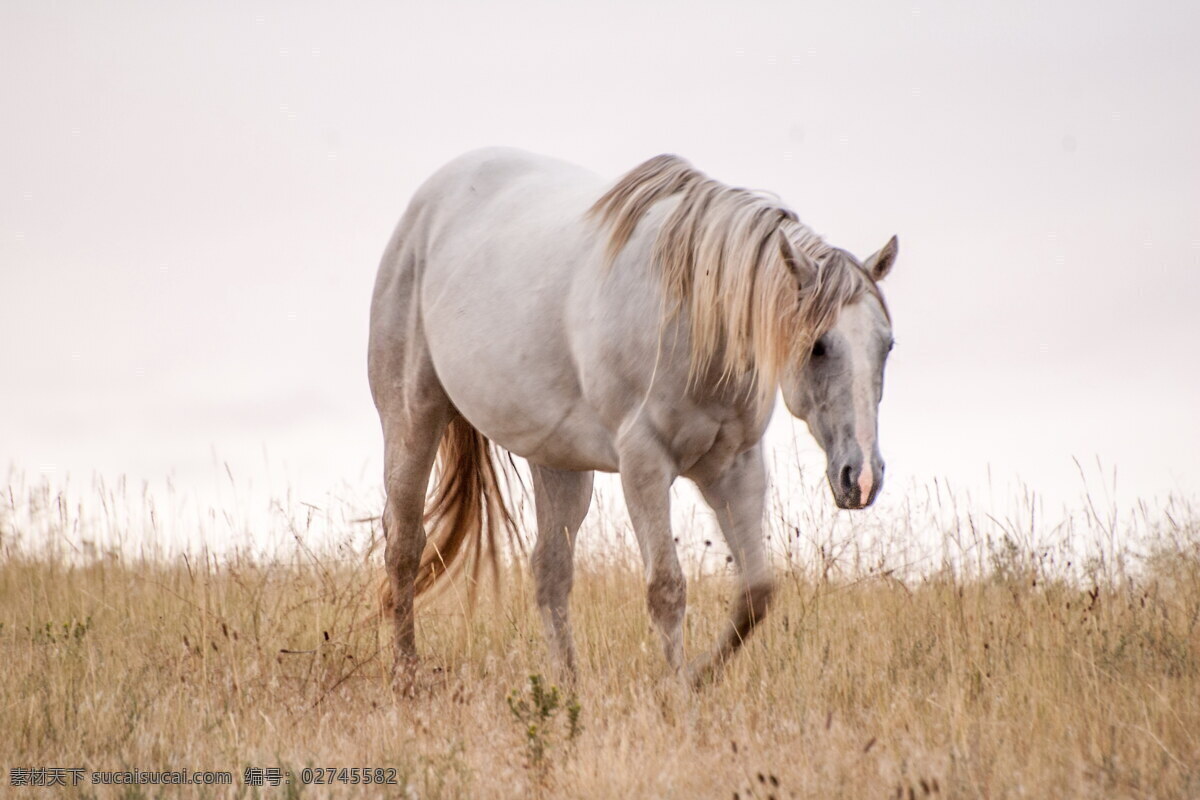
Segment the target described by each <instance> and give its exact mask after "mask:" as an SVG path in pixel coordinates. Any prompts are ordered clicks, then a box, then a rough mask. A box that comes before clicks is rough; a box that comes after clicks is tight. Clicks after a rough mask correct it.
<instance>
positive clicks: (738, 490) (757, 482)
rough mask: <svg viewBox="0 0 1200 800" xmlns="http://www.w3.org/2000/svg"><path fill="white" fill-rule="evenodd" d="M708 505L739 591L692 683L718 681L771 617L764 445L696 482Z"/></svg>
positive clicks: (692, 670) (696, 665) (692, 675)
mask: <svg viewBox="0 0 1200 800" xmlns="http://www.w3.org/2000/svg"><path fill="white" fill-rule="evenodd" d="M696 485H697V486H698V487H699V488H700V492H701V494H703V496H704V499H705V501H706V502H707V503H708V504H709V505H710V506H711V507H712V510H713V511H714V512H716V515H717V522H718V524H719V525H720V526H721V532H722V533H723V534H724V535H725V541H726V542H727V543H728V544H729V549H730V551H731V553H732V555H733V560H734V562H735V563H736V564H737V567H738V584H739V585H738V591H737V592H736V593H735V595H734V598H733V601H732V604H731V609H730V620H729V627H728V628H726V629H725V632H724V633H723V634H722V635H721V637H720V638H719V639H718V640H717V643H716V645H715V646H714V647H713V649H712V650H711V651H710V652H709V653H707V654H706V655H705V656H703V657H701V658H700V659H697V661H696V662H695V663H694V664H692V665H691V667H690V669H689V673H690V675H689V677H690V678H691V679H692V681H693V683H696V684H700V683H703V682H704V681H706V680H708V679H709V678H711V677H715V675H716V674H717V672H718V670H719V669H720V667H721V666H722V665H723V664H724V663H725V662H726V661H728V660H729V658H730V656H732V655H733V654H734V653H735V652H737V650H738V649H739V648H740V647H741V646H742V644H744V643H745V641H746V638H747V637H748V636H749V635H750V633H751V631H753V630H754V626H755V625H757V624H758V623H759V622H761V621H762V619H763V617H764V616H765V615H766V612H767V606H768V605H769V604H770V602H771V595H772V593H773V591H774V580H773V579H772V577H771V572H770V569H769V568H768V567H767V560H766V552H765V548H764V547H763V533H762V521H763V510H764V506H765V503H766V493H767V473H766V466H765V464H764V463H763V455H762V445H761V444H760V445H756V446H755V447H753V448H752V449H750V450H747V451H746V452H745V453H742V454H741V455H739V456H738V457H737V458H736V459H735V460H734V463H733V464H732V465H731V466H730V467H729V468H728V469H726V470H725V472H724V473H722V474H720V475H717V476H715V477H713V478H712V479H708V480H697V481H696Z"/></svg>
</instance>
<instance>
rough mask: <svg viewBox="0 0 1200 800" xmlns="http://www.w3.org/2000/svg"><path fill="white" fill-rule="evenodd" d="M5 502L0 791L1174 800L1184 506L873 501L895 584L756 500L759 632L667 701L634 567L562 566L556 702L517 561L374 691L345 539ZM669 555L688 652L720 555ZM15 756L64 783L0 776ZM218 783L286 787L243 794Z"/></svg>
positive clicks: (1182, 707)
mask: <svg viewBox="0 0 1200 800" xmlns="http://www.w3.org/2000/svg"><path fill="white" fill-rule="evenodd" d="M19 492H20V493H19ZM19 492H18V491H14V490H11V489H10V491H9V492H8V496H7V498H6V500H5V508H4V509H3V511H0V664H2V668H0V720H2V721H0V727H2V732H0V767H2V768H3V769H4V773H3V775H2V780H3V788H2V789H0V794H4V795H8V796H13V797H40V796H51V793H54V794H55V796H57V795H59V794H64V795H68V796H72V795H78V796H101V797H117V796H120V797H155V796H164V797H170V796H175V795H177V794H180V793H181V790H180V789H178V788H172V787H161V786H140V787H134V786H124V787H121V786H96V785H92V784H90V783H89V781H90V777H89V776H90V774H91V771H93V770H94V771H100V770H108V771H115V770H134V769H138V770H182V769H187V770H191V771H192V772H196V771H200V770H214V771H228V772H231V773H232V774H233V785H232V786H226V787H216V786H209V787H198V786H197V787H191V788H189V789H187V790H186V792H183V793H186V794H189V795H195V796H209V797H226V796H247V797H249V796H262V797H293V796H300V797H326V796H370V797H374V796H390V797H405V798H407V797H422V798H426V797H427V798H439V797H531V796H533V797H538V796H545V797H597V798H601V797H604V798H610V797H719V798H731V797H738V798H751V797H753V798H767V797H777V798H790V797H814V798H815V797H822V798H824V797H853V798H873V797H877V798H896V797H899V798H919V797H947V798H953V797H985V798H1005V797H1036V798H1051V797H1053V798H1058V797H1131V798H1132V797H1200V517H1198V516H1197V515H1196V514H1195V513H1194V512H1193V511H1192V509H1191V508H1190V507H1188V506H1187V505H1186V504H1178V503H1174V504H1170V505H1167V506H1164V507H1163V508H1159V509H1153V510H1147V509H1142V510H1141V512H1140V519H1141V522H1140V523H1138V524H1137V525H1132V524H1131V525H1129V526H1126V524H1125V523H1123V522H1121V521H1120V520H1119V519H1117V518H1115V517H1114V518H1111V519H1108V521H1105V520H1106V516H1105V515H1104V514H1095V513H1091V514H1088V515H1085V516H1084V517H1082V518H1081V520H1082V521H1080V522H1077V523H1076V524H1075V525H1074V526H1073V527H1072V528H1071V532H1070V537H1071V539H1072V541H1071V542H1070V548H1058V549H1056V548H1055V547H1052V546H1049V545H1046V544H1045V541H1046V539H1045V538H1043V539H1041V540H1037V539H1036V537H1032V536H1030V537H1026V538H1022V536H1021V533H1022V531H1021V530H1019V529H1017V528H1016V527H1015V525H1016V523H1005V524H999V523H996V524H994V525H991V527H990V528H988V530H984V527H986V526H977V525H976V524H975V523H974V522H970V521H968V522H962V521H961V519H960V521H959V522H958V523H955V524H954V525H953V526H952V527H947V524H946V522H945V520H944V519H935V518H934V515H930V517H929V519H924V518H923V517H921V516H920V515H921V514H922V513H923V512H921V511H912V510H910V511H909V512H908V517H907V518H906V519H904V520H902V521H900V522H896V521H894V520H889V518H888V517H887V516H886V515H884V514H882V513H881V514H880V515H879V517H878V518H877V520H876V524H877V525H879V526H881V527H883V528H886V529H894V530H895V531H897V532H896V533H895V537H894V538H903V537H904V536H906V535H907V534H906V533H905V532H906V531H909V530H912V529H914V528H920V527H921V526H922V525H924V526H925V528H926V530H925V534H926V535H925V540H926V541H927V542H932V543H933V544H932V545H931V552H933V553H935V554H936V553H941V555H940V556H934V557H932V558H926V559H924V560H923V561H921V563H919V564H917V565H914V564H912V563H908V564H897V563H889V560H902V559H898V558H894V556H889V554H888V550H887V548H886V547H882V546H880V547H878V548H877V549H876V550H873V551H871V553H869V554H868V556H869V557H868V556H864V555H863V551H862V550H861V549H859V548H856V547H855V546H854V543H853V542H851V541H850V540H849V538H848V537H849V536H850V534H848V533H845V532H844V531H842V530H841V529H839V528H837V527H836V526H835V527H831V528H828V529H827V530H826V532H825V533H824V534H822V535H821V537H818V536H816V535H815V534H814V535H813V536H812V537H809V538H807V539H806V540H805V541H806V543H807V544H808V545H810V546H807V547H805V548H797V549H795V550H793V549H790V548H789V547H788V546H786V545H784V544H781V543H780V542H781V541H782V540H784V539H786V538H787V536H788V535H789V534H788V533H787V531H790V530H794V528H793V527H792V526H793V525H795V526H796V527H805V526H807V527H809V528H812V527H814V526H817V525H818V522H819V521H817V520H813V519H806V520H801V521H800V522H799V523H797V522H796V521H795V520H789V519H786V516H787V514H788V513H790V512H786V511H785V510H783V509H781V508H779V507H778V504H777V507H776V508H775V509H774V510H773V512H772V513H773V514H774V515H776V516H775V518H774V519H773V523H772V531H773V536H776V537H777V539H773V541H774V544H775V546H774V549H775V550H776V563H777V567H778V574H779V592H778V599H777V601H776V603H775V606H774V607H773V609H772V614H771V616H770V617H769V618H768V620H767V621H766V623H765V624H764V625H763V626H761V628H760V629H759V632H758V633H757V634H756V635H755V637H754V638H753V639H752V640H751V642H750V643H749V644H748V646H747V647H746V648H745V650H744V651H743V653H742V654H741V656H740V657H739V658H737V659H736V660H735V661H734V662H733V663H732V665H731V667H730V668H729V669H728V671H727V673H726V674H725V676H724V679H723V680H722V681H721V682H720V683H718V684H717V685H715V686H712V687H709V688H707V689H705V690H703V691H700V692H696V693H693V692H691V691H689V690H687V689H684V688H683V687H682V686H680V685H679V684H678V682H676V681H675V680H673V679H672V678H671V677H670V676H669V675H667V674H666V668H665V666H664V662H663V660H662V657H661V654H660V651H659V648H658V645H657V640H656V638H655V636H654V634H653V633H652V632H651V629H650V626H649V622H648V619H647V615H646V612H645V603H644V595H643V590H642V587H641V580H640V577H639V574H638V572H637V569H636V565H635V564H634V563H633V562H631V560H630V559H628V558H626V557H623V556H621V555H620V553H615V554H614V553H609V554H607V555H599V554H596V553H593V554H592V555H585V556H583V557H582V559H581V560H582V563H581V565H580V572H579V577H578V580H577V584H576V591H575V594H574V596H573V613H574V615H575V626H576V635H577V638H578V645H579V655H580V661H581V676H580V680H579V682H578V685H577V687H576V692H575V693H574V694H573V695H568V693H567V692H566V691H565V690H563V691H559V694H558V696H557V697H556V696H555V695H554V694H553V690H552V689H551V688H550V687H551V685H552V684H554V683H555V681H556V678H555V676H553V675H550V674H547V673H546V657H545V647H544V645H543V642H542V639H541V631H540V626H539V624H538V622H537V617H536V613H535V612H534V609H533V601H532V597H531V594H532V592H531V586H530V584H529V582H528V578H527V575H526V573H525V572H524V571H523V570H519V569H515V568H514V569H512V570H511V571H510V574H508V575H507V580H506V586H505V589H504V592H503V594H502V595H500V596H499V597H496V596H495V595H492V594H489V593H488V592H486V591H485V592H483V593H482V594H481V602H480V605H479V608H478V609H477V610H476V611H475V613H474V614H473V615H467V614H466V613H465V612H464V608H463V603H462V602H461V592H457V591H453V590H452V591H450V592H447V593H446V594H444V595H443V596H441V597H440V598H438V599H436V600H434V601H433V602H430V603H428V604H426V606H425V607H424V608H423V609H422V610H421V612H420V617H419V619H418V637H419V641H420V645H421V648H422V652H423V654H424V655H425V660H424V662H423V664H422V667H421V672H420V676H419V680H418V683H417V686H416V689H415V692H414V693H412V694H411V695H403V694H400V693H397V692H394V691H393V690H392V688H391V686H390V683H389V681H388V674H389V668H390V662H391V659H390V653H389V651H388V648H387V646H386V643H387V641H388V639H387V634H388V631H387V630H386V629H385V628H382V627H381V626H380V625H379V624H378V621H377V619H376V618H375V617H374V616H373V615H374V614H375V613H376V612H377V592H376V589H377V585H378V580H379V572H378V566H377V564H378V554H377V553H376V554H367V553H366V550H367V548H366V547H365V546H363V547H359V546H357V545H355V546H351V545H347V544H345V543H342V544H341V545H334V544H328V543H327V544H322V545H321V546H319V547H318V546H307V545H306V544H305V537H304V536H303V535H297V536H295V537H294V538H293V545H292V546H291V547H290V548H289V547H281V548H280V552H278V553H276V554H274V555H271V556H265V555H254V556H251V555H247V554H239V553H238V552H236V551H231V552H227V553H225V554H223V555H220V556H217V555H211V554H210V555H204V554H203V552H200V553H192V554H190V555H188V556H186V557H185V556H184V555H181V554H176V555H165V554H163V553H148V552H147V551H146V550H144V549H143V550H140V551H139V550H138V549H137V548H126V549H125V550H122V549H121V548H119V547H116V546H103V547H99V546H95V545H94V544H93V545H91V546H89V547H83V546H82V545H81V544H79V543H80V542H82V541H84V539H85V538H86V537H85V536H84V532H86V531H84V532H81V528H83V529H86V528H87V527H88V526H89V525H91V526H93V527H94V526H97V525H99V526H103V525H105V524H108V525H109V527H110V528H120V527H121V524H124V523H115V522H112V520H113V519H114V518H119V519H121V520H125V519H126V517H127V516H128V515H126V514H125V512H123V511H122V510H121V509H119V508H113V507H112V505H113V501H112V499H111V498H110V499H109V500H107V501H106V502H105V503H104V504H102V505H103V506H104V507H102V508H101V509H100V510H99V511H98V512H97V516H93V517H91V518H90V522H89V521H88V520H83V519H82V518H80V517H78V515H76V514H75V512H73V511H72V510H71V509H70V508H68V507H66V506H65V504H64V503H63V502H62V501H61V499H60V498H56V497H55V496H54V495H53V494H52V493H51V492H49V491H45V490H43V491H41V492H40V494H39V491H35V490H30V489H27V488H21V489H20V490H19ZM22 493H23V494H22ZM821 499H822V500H823V498H821ZM135 502H138V501H135ZM843 516H844V515H843ZM830 518H832V517H830ZM106 520H108V522H107V523H106V522H105V521H106ZM154 524H164V523H162V521H161V520H159V521H158V522H155V523H154ZM289 524H291V525H292V527H293V528H296V527H297V526H296V525H295V524H294V523H289ZM309 524H310V525H311V518H310V519H309ZM617 524H618V523H616V522H612V521H606V520H604V519H601V520H600V521H599V522H598V523H597V522H595V521H593V522H590V523H589V525H590V528H589V530H588V531H585V534H584V535H585V536H588V535H595V533H596V530H595V529H596V528H597V527H603V526H604V525H617ZM1037 524H1038V523H1037V522H1036V521H1031V522H1030V528H1031V529H1033V528H1036V527H1037ZM368 526H369V523H368ZM298 527H299V528H301V529H302V530H300V531H299V533H300V534H302V533H303V532H304V530H303V529H304V524H303V522H302V523H301V524H300V525H299V526H298ZM1109 528H1111V529H1109ZM1093 529H1097V530H1093ZM1064 530H1065V529H1064V528H1056V529H1052V532H1051V534H1050V535H1049V538H1050V539H1053V538H1054V537H1055V536H1060V538H1061V537H1062V536H1065V535H1066V534H1064V533H1063V532H1064ZM1003 531H1008V533H1003ZM293 532H294V533H295V532H296V531H295V530H293ZM1089 532H1090V533H1095V534H1096V535H1095V536H1093V537H1090V538H1089V537H1085V536H1084V535H1083V534H1085V533H1089ZM822 537H824V538H822ZM964 537H965V538H966V539H971V541H969V542H965V543H964ZM800 538H804V536H803V535H802V536H801V537H800ZM893 540H894V539H893ZM1084 540H1086V541H1084ZM72 542H74V544H71V543H72ZM1089 542H1091V543H1089ZM1105 542H1107V544H1104V543H1105ZM1114 542H1120V543H1121V544H1120V545H1117V544H1114ZM698 546H699V547H701V548H703V549H705V550H707V549H708V548H704V546H703V545H702V544H700V545H698ZM715 547H716V545H715V544H714V545H713V548H715ZM130 551H132V552H130ZM952 552H953V553H958V554H959V556H960V557H950V556H948V555H946V554H948V553H952ZM852 554H853V555H852ZM688 563H689V565H690V566H689V569H690V570H691V579H690V584H689V593H690V600H691V606H690V608H689V613H688V618H687V641H688V646H689V649H690V650H691V652H693V653H695V652H697V651H698V650H699V648H702V647H705V646H707V644H708V643H709V641H710V640H711V639H712V638H713V637H714V636H715V634H716V631H717V630H718V629H719V627H720V625H721V624H722V622H723V619H724V605H725V603H726V602H727V600H728V597H729V594H730V591H731V589H732V584H731V582H730V579H729V576H728V575H727V574H725V572H724V569H723V567H722V566H721V564H723V558H720V557H719V556H714V557H713V558H709V559H708V564H709V566H707V567H705V566H704V565H705V561H704V559H703V558H699V557H697V556H696V554H695V553H692V554H691V555H689V557H688ZM713 565H715V566H713ZM531 676H536V677H531ZM34 767H63V768H66V767H76V768H83V769H84V770H85V772H84V773H83V775H84V782H83V783H81V784H80V785H79V786H77V787H74V788H70V787H68V788H66V789H59V790H51V789H38V788H16V787H13V786H12V776H13V770H14V769H17V770H21V769H25V768H34ZM328 767H335V768H339V769H340V768H343V767H345V768H347V770H349V768H353V767H368V768H372V769H373V768H391V769H393V770H394V777H395V780H396V783H395V785H384V786H379V785H372V786H370V787H364V786H361V785H357V786H355V785H350V784H348V783H341V782H339V781H340V779H341V778H344V779H345V780H347V781H349V780H353V779H354V775H353V773H350V772H347V773H346V774H345V775H341V776H339V773H334V774H333V776H332V779H333V783H326V784H321V785H316V784H312V783H309V784H307V785H306V784H305V783H304V778H305V777H307V778H309V779H310V780H313V779H316V778H318V777H326V773H324V772H321V773H317V772H312V773H307V774H306V773H305V772H304V770H305V768H328ZM247 768H262V769H264V770H268V769H272V768H278V769H280V770H281V771H282V772H281V775H282V776H284V777H285V778H286V777H290V781H291V782H290V784H285V785H281V786H279V787H277V788H276V787H272V786H270V785H267V786H265V787H263V788H261V789H259V788H255V787H250V786H247V785H246V784H245V777H246V776H245V770H246V769H247ZM18 774H23V773H18ZM266 774H267V776H268V778H269V777H270V775H271V774H270V773H266ZM375 774H376V773H372V775H373V776H374V775H375ZM383 777H385V778H386V777H389V776H388V774H387V773H383Z"/></svg>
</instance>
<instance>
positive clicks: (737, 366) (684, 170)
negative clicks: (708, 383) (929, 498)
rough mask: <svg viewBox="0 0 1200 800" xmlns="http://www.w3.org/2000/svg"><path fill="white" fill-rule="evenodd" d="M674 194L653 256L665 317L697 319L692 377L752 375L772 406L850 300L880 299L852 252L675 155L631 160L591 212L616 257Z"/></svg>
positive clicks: (763, 198) (756, 387) (769, 201)
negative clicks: (682, 314)
mask: <svg viewBox="0 0 1200 800" xmlns="http://www.w3.org/2000/svg"><path fill="white" fill-rule="evenodd" d="M675 195H679V196H680V197H679V202H678V204H677V205H676V206H675V207H674V208H673V209H672V210H671V212H670V214H669V216H668V217H667V218H666V220H665V221H664V222H663V225H662V228H661V229H660V230H659V232H658V236H657V238H656V239H655V242H654V249H653V253H652V262H653V263H654V264H655V265H657V267H658V269H659V270H660V271H661V277H662V287H663V297H664V302H666V303H668V304H669V307H668V309H667V313H666V314H664V323H665V321H666V320H667V319H669V318H670V316H671V315H672V314H674V313H677V312H678V311H679V310H682V309H686V310H687V312H688V315H689V317H690V320H691V343H692V353H691V358H692V360H691V370H692V375H693V377H695V376H698V375H700V374H702V373H704V372H705V371H706V370H708V369H709V368H710V367H717V368H718V369H719V370H720V374H721V377H722V378H723V379H735V380H736V379H748V380H749V382H750V385H751V386H752V390H753V391H754V392H755V393H756V394H757V395H758V399H759V400H760V401H763V402H765V401H769V400H770V399H771V398H772V397H773V396H774V393H775V389H776V387H777V386H778V385H779V380H780V377H781V373H782V372H783V370H784V369H785V368H787V367H789V366H793V367H799V366H802V365H803V364H804V362H805V361H806V360H807V358H808V355H809V353H810V352H811V350H812V346H813V343H814V342H815V341H816V340H817V339H818V338H820V337H821V336H822V335H823V334H824V333H825V332H827V331H828V330H829V329H830V328H831V327H832V326H833V324H834V323H835V322H836V320H837V315H838V312H839V311H840V310H841V308H842V307H843V306H844V305H846V304H848V303H851V302H854V301H855V300H856V299H858V298H859V297H860V296H861V295H862V294H863V293H865V292H871V293H873V294H875V295H876V296H877V297H879V293H878V289H877V288H876V287H875V284H874V281H872V280H871V278H870V277H869V276H868V275H867V273H866V271H864V270H863V269H862V267H861V266H860V265H859V264H858V262H857V261H855V259H854V258H853V257H852V256H850V255H849V254H848V253H846V252H845V251H843V250H839V249H837V248H835V247H831V246H830V245H828V244H827V243H826V242H825V241H823V240H822V239H821V237H820V236H818V235H817V234H816V233H814V232H813V231H812V230H811V229H809V228H808V227H807V226H806V225H804V224H803V223H802V222H800V220H799V219H797V217H796V215H795V214H794V213H793V212H792V211H791V210H790V209H788V208H785V207H783V206H782V205H780V204H779V203H778V202H777V201H776V200H773V199H771V198H768V197H766V196H764V195H762V194H758V193H755V192H750V191H747V190H745V189H736V188H733V187H730V186H726V185H725V184H723V183H720V182H718V181H715V180H713V179H711V178H709V177H708V176H707V175H705V174H704V173H702V172H700V171H699V170H697V169H695V168H694V167H692V165H691V164H689V163H688V162H687V161H685V160H684V159H682V158H679V157H678V156H673V155H661V156H656V157H654V158H652V159H650V160H649V161H647V162H645V163H644V164H641V165H639V166H637V167H635V168H634V169H633V170H631V171H630V172H628V173H627V174H626V175H624V176H623V177H622V178H621V179H620V180H619V181H617V183H616V185H615V186H613V187H612V188H611V189H609V190H608V191H607V192H606V193H605V194H604V195H603V196H602V197H601V198H600V199H599V200H597V201H596V203H595V205H593V206H592V208H591V209H590V211H589V212H588V213H589V215H591V216H594V217H597V218H599V219H600V220H601V222H602V223H603V224H606V225H608V226H610V229H611V230H610V233H609V239H608V258H609V261H610V263H611V261H612V260H613V259H615V258H616V256H617V254H618V253H620V251H621V249H622V248H623V247H625V245H626V244H627V243H628V242H629V239H630V237H631V236H632V235H633V231H634V229H635V228H636V227H637V224H638V222H639V221H640V220H641V219H642V217H643V216H644V215H645V213H646V212H647V211H649V209H650V207H651V206H652V205H654V204H655V203H657V202H658V201H660V200H663V199H666V198H668V197H673V196H675ZM880 301H881V302H882V298H880ZM885 313H886V310H885Z"/></svg>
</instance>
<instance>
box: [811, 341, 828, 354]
mask: <svg viewBox="0 0 1200 800" xmlns="http://www.w3.org/2000/svg"><path fill="white" fill-rule="evenodd" d="M812 354H813V358H820V357H821V356H823V355H825V342H824V341H822V340H821V339H817V341H816V344H814V345H813V349H812Z"/></svg>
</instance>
